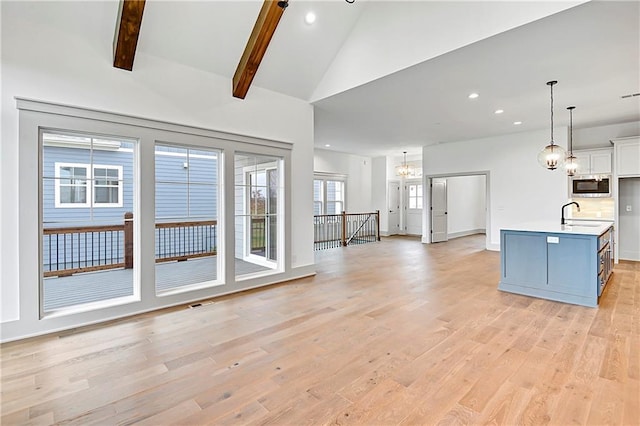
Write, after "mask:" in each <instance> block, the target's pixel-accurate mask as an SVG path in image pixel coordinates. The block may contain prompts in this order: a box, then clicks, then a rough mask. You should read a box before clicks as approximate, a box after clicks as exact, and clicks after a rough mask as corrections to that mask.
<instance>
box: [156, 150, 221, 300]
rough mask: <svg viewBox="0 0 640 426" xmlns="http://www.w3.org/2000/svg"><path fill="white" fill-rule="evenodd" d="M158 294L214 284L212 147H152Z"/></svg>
mask: <svg viewBox="0 0 640 426" xmlns="http://www.w3.org/2000/svg"><path fill="white" fill-rule="evenodd" d="M155 154H156V155H155V166H156V167H155V173H156V229H155V257H156V293H157V294H160V295H162V294H169V293H175V292H176V291H189V290H194V289H196V288H202V287H206V286H212V285H217V284H219V283H221V281H222V279H223V277H221V276H220V273H219V270H220V267H219V265H220V264H221V261H220V259H219V258H218V253H219V244H218V243H219V242H218V229H219V227H218V220H217V219H218V194H219V188H218V181H219V179H218V158H219V153H218V151H215V150H203V149H197V150H195V149H191V148H183V147H172V146H166V145H156V149H155Z"/></svg>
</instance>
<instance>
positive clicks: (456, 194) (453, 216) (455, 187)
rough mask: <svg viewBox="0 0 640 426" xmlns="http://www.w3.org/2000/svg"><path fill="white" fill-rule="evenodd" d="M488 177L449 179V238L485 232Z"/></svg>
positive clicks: (456, 177)
mask: <svg viewBox="0 0 640 426" xmlns="http://www.w3.org/2000/svg"><path fill="white" fill-rule="evenodd" d="M486 193H487V191H486V177H485V176H484V175H477V176H455V177H449V178H447V216H448V217H447V233H448V234H449V238H455V237H456V236H462V235H469V234H471V233H476V232H478V231H484V229H485V226H486V225H485V223H486V216H487V215H486V211H485V207H486Z"/></svg>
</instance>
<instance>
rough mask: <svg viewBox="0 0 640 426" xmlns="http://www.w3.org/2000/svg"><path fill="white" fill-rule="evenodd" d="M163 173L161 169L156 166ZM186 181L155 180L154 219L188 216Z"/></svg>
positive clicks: (187, 186)
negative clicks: (163, 181)
mask: <svg viewBox="0 0 640 426" xmlns="http://www.w3.org/2000/svg"><path fill="white" fill-rule="evenodd" d="M158 171H160V173H163V171H162V169H158V168H156V176H157V175H158ZM188 188H189V185H188V184H187V183H162V182H156V219H167V218H171V219H176V218H187V217H189V197H188Z"/></svg>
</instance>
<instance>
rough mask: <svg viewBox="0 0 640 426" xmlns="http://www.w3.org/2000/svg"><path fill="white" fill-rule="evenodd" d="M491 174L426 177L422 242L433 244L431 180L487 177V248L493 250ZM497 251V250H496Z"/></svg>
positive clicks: (478, 173)
mask: <svg viewBox="0 0 640 426" xmlns="http://www.w3.org/2000/svg"><path fill="white" fill-rule="evenodd" d="M490 175H491V173H490V172H489V170H481V171H475V172H461V173H445V174H436V175H425V176H424V177H423V179H424V182H423V186H422V189H423V191H424V194H423V198H422V199H423V204H422V207H423V211H422V242H423V243H424V244H432V242H431V179H434V178H448V177H457V176H485V179H486V181H485V182H486V186H487V189H486V212H487V214H486V219H485V221H486V223H485V229H486V241H485V247H486V248H487V249H493V248H492V247H491V191H490V189H491V180H490ZM494 250H495V249H494Z"/></svg>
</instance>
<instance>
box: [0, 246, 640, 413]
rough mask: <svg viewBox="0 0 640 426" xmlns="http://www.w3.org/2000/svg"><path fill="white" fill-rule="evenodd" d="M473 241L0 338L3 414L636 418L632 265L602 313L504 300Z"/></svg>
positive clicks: (346, 259)
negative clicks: (70, 327)
mask: <svg viewBox="0 0 640 426" xmlns="http://www.w3.org/2000/svg"><path fill="white" fill-rule="evenodd" d="M483 244H484V237H478V236H473V237H465V238H459V239H457V240H453V241H450V242H448V243H441V244H435V245H430V246H425V245H422V244H420V242H419V241H418V240H416V239H412V238H386V239H383V241H382V242H381V243H375V244H366V245H361V246H354V247H348V248H344V249H332V250H327V251H324V252H317V262H318V265H317V269H318V275H317V276H315V277H312V278H308V279H303V280H298V281H293V282H289V283H286V284H282V285H277V286H272V287H269V288H266V289H261V290H256V291H251V292H247V293H242V294H238V295H233V296H227V297H223V298H219V299H214V300H213V302H214V303H211V304H206V305H203V306H202V307H199V308H195V309H188V308H185V307H180V308H174V309H168V310H163V311H159V312H155V313H150V314H144V315H139V316H136V317H132V318H128V319H124V320H120V321H116V322H112V323H109V324H104V325H101V326H92V327H87V328H82V329H78V330H74V331H70V332H65V333H58V334H56V335H49V336H45V337H40V338H34V339H29V340H25V341H20V342H13V343H8V344H5V345H3V346H2V347H1V349H2V354H1V358H2V373H1V374H2V403H1V409H2V417H1V420H2V424H3V425H10V424H50V423H56V422H60V423H64V424H78V425H87V424H101V425H111V424H132V423H139V424H147V425H163V424H174V423H175V424H193V425H195V424H220V425H224V424H276V425H301V424H366V425H386V424H403V425H404V424H416V425H417V424H436V423H442V424H452V423H456V424H486V423H491V424H507V425H512V424H535V425H537V424H548V423H550V424H557V425H566V424H570V423H577V424H594V425H603V424H626V425H637V424H639V423H640V263H632V262H625V263H620V264H619V265H616V267H615V269H614V275H613V279H612V280H613V281H612V282H610V284H609V286H608V288H607V290H606V291H605V293H604V295H603V298H602V301H601V305H600V307H599V308H598V309H591V308H585V307H580V306H573V305H566V304H561V303H555V302H550V301H545V300H539V299H533V298H529V297H524V296H517V295H512V294H507V293H501V292H499V291H497V290H496V287H497V283H498V278H499V253H495V252H488V251H485V250H483V249H482V247H483Z"/></svg>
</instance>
